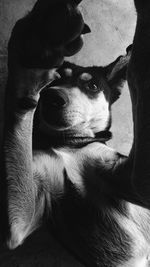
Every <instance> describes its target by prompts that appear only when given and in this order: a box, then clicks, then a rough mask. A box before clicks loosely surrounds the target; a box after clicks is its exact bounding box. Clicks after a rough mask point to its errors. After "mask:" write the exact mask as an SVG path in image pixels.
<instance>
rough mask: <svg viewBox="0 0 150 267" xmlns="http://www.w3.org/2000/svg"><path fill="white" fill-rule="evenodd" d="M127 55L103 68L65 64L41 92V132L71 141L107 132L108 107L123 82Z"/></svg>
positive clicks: (108, 122)
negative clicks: (55, 77) (54, 78)
mask: <svg viewBox="0 0 150 267" xmlns="http://www.w3.org/2000/svg"><path fill="white" fill-rule="evenodd" d="M129 58H130V52H129V53H127V55H125V56H120V57H119V58H117V59H116V60H115V61H114V62H113V63H111V64H110V65H108V66H106V67H81V66H78V65H75V64H72V63H69V62H64V64H63V65H62V66H61V68H60V69H59V70H58V73H59V76H60V78H59V79H58V80H55V81H54V82H52V83H51V84H50V85H49V86H48V87H46V88H45V89H44V90H43V91H42V93H41V99H40V103H39V115H38V116H39V125H40V131H41V132H42V133H43V134H45V135H46V136H49V137H50V138H51V137H52V136H53V137H56V139H57V141H58V139H61V136H62V137H63V142H64V144H65V143H67V142H68V140H71V141H72V142H74V140H75V141H76V142H78V141H77V140H81V139H82V140H83V139H84V140H85V138H87V139H88V138H90V139H91V138H94V137H95V136H96V135H97V134H98V133H102V132H103V133H104V132H106V131H108V129H109V128H110V125H111V105H112V103H114V102H115V101H116V100H117V99H118V98H119V95H120V90H121V87H122V85H123V83H124V81H125V80H126V70H127V65H128V62H129Z"/></svg>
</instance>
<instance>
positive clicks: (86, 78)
mask: <svg viewBox="0 0 150 267" xmlns="http://www.w3.org/2000/svg"><path fill="white" fill-rule="evenodd" d="M80 82H81V86H82V87H84V88H85V89H86V90H88V91H93V92H97V91H98V87H97V85H96V84H95V82H94V79H93V76H92V75H91V74H90V73H88V72H83V73H82V74H81V75H80Z"/></svg>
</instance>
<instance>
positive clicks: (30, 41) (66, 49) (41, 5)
mask: <svg viewBox="0 0 150 267" xmlns="http://www.w3.org/2000/svg"><path fill="white" fill-rule="evenodd" d="M76 2H77V3H78V2H79V1H73V0H72V1H69V0H67V1H61V0H56V1H49V0H45V1H41V0H38V1H37V3H36V4H35V6H34V8H33V9H32V11H31V12H30V13H29V14H28V15H27V16H26V17H25V18H23V19H21V20H19V21H18V22H17V23H16V25H15V27H14V29H13V32H12V35H11V38H10V42H9V46H8V53H9V58H10V59H9V66H11V58H12V55H14V53H15V54H17V56H18V60H19V62H20V64H22V65H23V66H24V67H27V68H55V67H59V66H60V65H61V64H62V62H63V59H64V56H72V55H74V54H75V53H77V52H78V51H79V50H80V49H81V47H82V45H83V40H82V37H81V35H82V34H85V33H87V32H90V29H89V27H88V26H87V25H86V24H85V23H84V20H83V17H82V15H81V12H80V11H79V9H78V7H77V3H76Z"/></svg>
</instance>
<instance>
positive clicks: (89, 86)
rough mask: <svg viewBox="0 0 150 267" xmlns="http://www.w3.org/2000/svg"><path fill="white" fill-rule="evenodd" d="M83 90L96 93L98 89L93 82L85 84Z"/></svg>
mask: <svg viewBox="0 0 150 267" xmlns="http://www.w3.org/2000/svg"><path fill="white" fill-rule="evenodd" d="M85 88H86V90H89V91H93V92H97V91H98V87H97V85H96V84H95V83H94V81H89V82H87V83H86V84H85Z"/></svg>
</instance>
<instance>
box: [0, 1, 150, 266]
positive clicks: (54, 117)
mask: <svg viewBox="0 0 150 267" xmlns="http://www.w3.org/2000/svg"><path fill="white" fill-rule="evenodd" d="M78 3H79V1H73V0H71V1H69V0H68V1H59V0H58V1H55V2H51V3H50V1H48V0H47V1H46V0H45V2H44V1H43V2H42V0H39V1H38V2H37V4H36V5H35V7H34V9H33V10H32V11H31V13H30V14H29V15H28V16H27V17H25V18H24V19H22V20H20V21H19V22H18V23H17V24H16V26H15V28H14V30H13V33H12V36H11V39H10V42H9V48H8V53H9V54H8V68H9V73H8V84H7V91H6V122H5V132H4V147H3V159H4V160H3V172H2V176H3V178H4V181H5V182H6V188H7V190H6V191H7V192H6V200H7V201H6V203H7V215H8V226H9V233H8V241H7V244H8V246H9V248H11V249H13V248H16V247H17V246H19V245H21V244H22V242H23V241H24V239H25V238H26V237H27V236H28V235H29V234H31V233H32V232H33V231H34V230H35V229H37V228H38V227H39V226H40V225H41V224H42V223H45V222H46V223H47V225H48V227H49V229H50V231H53V232H54V233H55V235H56V236H57V237H58V239H59V240H60V241H61V242H62V243H63V244H64V245H65V246H66V247H68V248H69V250H70V251H72V253H73V254H74V255H76V257H77V258H78V259H79V260H80V261H81V263H83V264H85V266H90V267H94V266H101V267H102V266H103V267H104V266H105V267H106V266H107V267H108V266H109V267H127V266H128V267H138V266H139V267H146V266H148V259H149V254H150V212H149V209H150V164H149V161H150V127H149V125H150V108H149V99H150V90H149V87H150V74H149V71H150V63H149V62H150V52H149V51H150V50H149V49H150V48H149V45H150V44H149V43H150V38H149V35H150V18H149V14H150V3H149V1H148V0H145V1H143V0H139V1H138V0H135V4H136V7H137V12H138V22H137V30H136V34H135V40H134V44H133V50H132V56H131V55H130V54H131V52H130V49H128V51H127V55H126V56H121V57H119V58H118V59H117V60H116V61H115V62H113V63H111V64H110V65H109V66H107V67H81V66H77V65H74V64H71V63H67V62H63V59H64V56H71V55H73V54H75V53H76V52H78V50H79V49H80V48H81V46H82V38H81V35H82V34H83V33H86V32H87V31H89V29H88V26H87V25H85V24H84V21H83V18H82V15H81V13H80V12H79V10H78V8H77V4H78ZM53 21H54V22H55V23H53ZM70 25H71V26H70ZM130 56H131V60H130ZM129 60H130V63H129V69H128V81H129V86H130V91H131V97H132V105H133V120H134V143H133V147H132V150H131V152H130V155H129V157H128V158H127V157H125V156H122V155H120V154H119V153H117V152H116V151H115V150H113V149H111V148H109V147H108V146H107V145H106V144H105V142H106V141H107V140H108V139H109V138H110V137H111V133H110V132H109V128H110V125H111V104H112V103H113V102H114V101H115V100H116V99H117V98H118V96H119V94H120V87H121V86H122V83H123V81H124V80H125V79H126V69H127V65H128V62H129Z"/></svg>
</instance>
